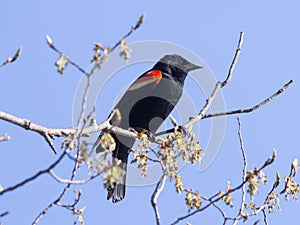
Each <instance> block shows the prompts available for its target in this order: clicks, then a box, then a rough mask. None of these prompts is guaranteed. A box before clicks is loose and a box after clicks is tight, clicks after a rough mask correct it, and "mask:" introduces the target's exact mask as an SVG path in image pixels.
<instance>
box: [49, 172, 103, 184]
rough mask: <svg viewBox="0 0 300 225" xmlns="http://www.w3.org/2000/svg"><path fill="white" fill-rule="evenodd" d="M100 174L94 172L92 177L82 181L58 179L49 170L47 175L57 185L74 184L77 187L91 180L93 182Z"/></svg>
mask: <svg viewBox="0 0 300 225" xmlns="http://www.w3.org/2000/svg"><path fill="white" fill-rule="evenodd" d="M101 173H102V171H101V172H96V173H94V174H93V175H92V176H90V177H88V178H86V179H83V180H68V179H63V178H61V177H59V176H58V175H57V174H56V173H54V171H53V170H49V174H50V175H51V176H52V177H53V178H54V179H55V180H56V181H57V182H59V183H64V184H76V185H79V184H85V183H87V182H89V181H91V180H93V179H94V178H96V177H97V176H99V175H100V174H101Z"/></svg>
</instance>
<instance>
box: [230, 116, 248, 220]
mask: <svg viewBox="0 0 300 225" xmlns="http://www.w3.org/2000/svg"><path fill="white" fill-rule="evenodd" d="M237 121H238V136H239V141H240V148H241V152H242V156H243V177H242V181H243V182H245V181H246V180H247V158H246V152H245V147H244V141H243V137H242V132H241V121H240V118H239V117H238V118H237ZM245 200H246V190H245V185H243V186H242V201H241V206H240V209H239V212H238V215H237V217H236V218H235V220H234V222H233V225H235V224H237V222H238V221H239V218H240V217H243V211H244V209H245Z"/></svg>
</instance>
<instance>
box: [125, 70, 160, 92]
mask: <svg viewBox="0 0 300 225" xmlns="http://www.w3.org/2000/svg"><path fill="white" fill-rule="evenodd" d="M162 76H163V75H162V72H161V71H160V70H150V71H148V72H146V73H145V74H143V75H142V76H140V77H139V78H138V79H137V80H136V81H135V82H134V83H133V84H132V85H131V86H130V87H129V88H128V91H134V90H137V89H140V88H142V87H145V86H147V85H149V84H158V83H159V82H160V80H161V78H162Z"/></svg>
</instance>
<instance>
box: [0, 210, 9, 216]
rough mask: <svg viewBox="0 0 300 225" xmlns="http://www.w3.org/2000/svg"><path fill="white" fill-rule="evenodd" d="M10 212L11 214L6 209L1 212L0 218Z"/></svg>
mask: <svg viewBox="0 0 300 225" xmlns="http://www.w3.org/2000/svg"><path fill="white" fill-rule="evenodd" d="M8 214H9V212H8V211H5V212H3V213H0V218H1V217H4V216H7V215H8Z"/></svg>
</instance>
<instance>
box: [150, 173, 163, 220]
mask: <svg viewBox="0 0 300 225" xmlns="http://www.w3.org/2000/svg"><path fill="white" fill-rule="evenodd" d="M166 179H167V176H166V175H165V174H164V175H163V176H162V177H161V179H160V181H159V182H158V183H157V185H156V188H155V190H154V192H153V194H152V197H151V204H152V207H153V210H154V213H155V218H156V224H157V225H160V215H159V210H158V207H157V198H158V196H159V195H160V193H161V192H162V190H163V189H164V186H165V182H166Z"/></svg>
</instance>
